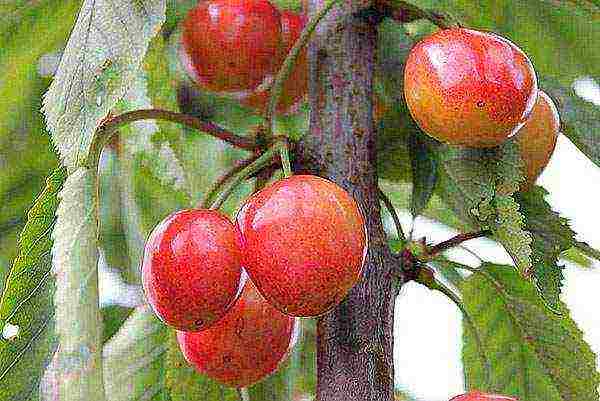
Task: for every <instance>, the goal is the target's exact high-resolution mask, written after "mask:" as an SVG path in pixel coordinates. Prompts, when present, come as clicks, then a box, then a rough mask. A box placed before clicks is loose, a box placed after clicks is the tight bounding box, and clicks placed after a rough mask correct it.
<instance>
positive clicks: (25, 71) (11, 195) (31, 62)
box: [0, 0, 80, 288]
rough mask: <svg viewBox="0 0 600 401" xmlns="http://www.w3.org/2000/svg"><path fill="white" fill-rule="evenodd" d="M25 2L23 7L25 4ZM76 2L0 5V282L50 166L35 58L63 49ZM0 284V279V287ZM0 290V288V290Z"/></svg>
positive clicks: (43, 84)
mask: <svg viewBox="0 0 600 401" xmlns="http://www.w3.org/2000/svg"><path fill="white" fill-rule="evenodd" d="M25 3H26V4H25ZM79 3H80V2H79V1H72V0H65V1H57V0H44V1H35V2H31V1H27V2H24V1H13V2H2V5H0V15H2V19H1V21H0V49H1V50H0V76H1V77H3V79H0V155H2V156H1V157H0V160H1V162H0V163H1V164H2V165H3V166H5V167H6V166H10V168H3V169H1V170H0V255H1V256H0V260H2V261H3V262H4V266H2V267H0V277H2V276H3V275H4V274H5V273H8V268H9V267H10V264H9V261H10V260H12V259H13V258H14V257H16V255H17V249H16V244H17V238H18V233H19V232H20V231H21V230H22V229H23V225H24V224H25V215H26V213H27V210H28V209H29V207H30V206H31V204H32V203H33V202H34V200H35V197H36V196H37V194H38V193H39V192H40V191H41V190H42V189H43V187H44V179H45V177H46V175H47V174H48V171H50V170H52V169H53V168H54V166H56V163H57V160H56V156H55V155H54V153H53V152H52V148H51V145H50V138H49V137H48V136H47V135H45V133H44V124H43V118H42V116H41V114H40V113H39V109H40V107H41V96H42V94H43V92H44V91H45V90H46V88H47V85H48V84H49V82H48V80H47V79H46V78H43V77H42V76H40V74H38V66H39V59H40V57H41V56H42V55H44V54H46V53H48V52H53V51H56V50H57V49H59V48H60V47H61V46H63V45H64V41H65V40H66V38H67V37H68V34H69V31H70V30H71V27H72V23H73V21H74V19H75V16H76V13H77V9H78V7H79ZM1 281H2V279H0V282H1ZM0 288H1V287H0Z"/></svg>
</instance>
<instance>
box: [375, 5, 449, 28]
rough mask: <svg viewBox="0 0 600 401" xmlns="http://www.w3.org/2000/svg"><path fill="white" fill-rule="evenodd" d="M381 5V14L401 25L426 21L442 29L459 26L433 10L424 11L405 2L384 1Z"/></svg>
mask: <svg viewBox="0 0 600 401" xmlns="http://www.w3.org/2000/svg"><path fill="white" fill-rule="evenodd" d="M380 4H381V7H380V10H379V11H380V12H382V13H383V14H385V15H388V16H389V17H390V18H392V19H394V20H396V21H398V22H401V23H406V22H412V21H416V20H419V19H426V20H429V21H431V22H432V23H433V24H435V25H437V26H438V27H440V28H442V29H447V28H453V27H457V26H459V24H458V23H457V22H456V21H452V20H450V19H449V18H448V17H447V16H446V15H443V14H440V13H438V12H435V11H432V10H424V9H422V8H420V7H417V6H415V5H414V4H410V3H407V2H405V1H398V0H388V1H382V2H381V3H380Z"/></svg>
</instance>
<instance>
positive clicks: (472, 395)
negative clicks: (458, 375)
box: [450, 391, 518, 401]
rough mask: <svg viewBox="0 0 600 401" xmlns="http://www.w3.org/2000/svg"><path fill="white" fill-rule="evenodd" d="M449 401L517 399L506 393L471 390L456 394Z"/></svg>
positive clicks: (512, 400) (502, 400) (507, 400)
mask: <svg viewBox="0 0 600 401" xmlns="http://www.w3.org/2000/svg"><path fill="white" fill-rule="evenodd" d="M450 401H518V400H517V399H516V398H513V397H508V396H506V395H499V394H488V393H483V392H481V391H471V392H469V393H467V394H462V395H457V396H456V397H454V398H452V399H451V400H450Z"/></svg>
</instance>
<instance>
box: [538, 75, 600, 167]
mask: <svg viewBox="0 0 600 401" xmlns="http://www.w3.org/2000/svg"><path fill="white" fill-rule="evenodd" d="M540 86H541V88H542V89H544V90H545V91H546V92H548V94H549V95H550V96H551V97H552V99H554V101H555V102H556V106H557V107H558V111H559V114H560V127H561V131H562V132H563V133H564V134H565V135H566V136H567V138H569V139H570V140H571V142H573V143H574V144H575V146H577V148H579V150H581V151H582V152H583V153H584V154H585V155H586V156H587V157H588V158H589V159H590V160H591V161H592V162H594V163H595V164H596V165H597V166H600V107H598V106H596V105H594V104H593V103H590V102H587V101H585V100H583V99H582V98H580V97H579V96H577V95H576V94H575V92H574V90H573V89H572V88H569V87H565V86H562V85H560V84H558V83H557V82H556V80H554V79H550V78H544V79H542V80H541V81H540Z"/></svg>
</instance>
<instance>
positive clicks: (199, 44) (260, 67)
mask: <svg viewBox="0 0 600 401" xmlns="http://www.w3.org/2000/svg"><path fill="white" fill-rule="evenodd" d="M182 47H183V49H182V50H183V51H182V53H181V56H182V58H183V59H184V60H183V65H184V67H186V69H187V70H188V73H189V74H190V76H191V77H192V79H194V81H196V83H197V84H198V85H199V86H200V87H202V88H204V89H206V90H209V91H213V92H231V91H245V90H252V89H254V88H256V87H257V86H258V85H260V84H261V83H262V82H263V80H264V79H265V77H266V76H267V75H270V74H272V73H273V72H274V70H275V68H276V66H277V62H278V60H279V59H280V57H281V56H280V53H281V49H282V44H281V24H280V14H279V11H277V9H276V8H275V7H274V6H273V5H271V3H270V2H269V1H266V0H209V1H201V2H199V3H198V5H197V6H196V7H195V8H193V9H192V10H191V11H190V12H189V13H188V15H187V17H186V18H185V20H184V22H183V29H182Z"/></svg>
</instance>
